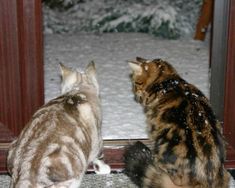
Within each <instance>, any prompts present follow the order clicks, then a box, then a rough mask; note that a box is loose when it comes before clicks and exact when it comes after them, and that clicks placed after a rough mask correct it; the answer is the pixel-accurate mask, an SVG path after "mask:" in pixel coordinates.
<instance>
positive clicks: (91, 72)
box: [86, 61, 99, 89]
mask: <svg viewBox="0 0 235 188" xmlns="http://www.w3.org/2000/svg"><path fill="white" fill-rule="evenodd" d="M86 75H87V78H88V80H89V81H90V82H91V83H93V84H94V85H95V87H96V88H97V89H99V85H98V81H97V76H96V68H95V63H94V61H91V62H90V63H89V64H88V66H87V68H86Z"/></svg>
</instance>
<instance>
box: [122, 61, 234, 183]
mask: <svg viewBox="0 0 235 188" xmlns="http://www.w3.org/2000/svg"><path fill="white" fill-rule="evenodd" d="M129 65H130V67H131V70H132V72H133V74H132V82H133V92H134V94H135V97H136V100H137V101H138V102H139V103H141V104H142V106H143V107H144V111H145V114H146V117H147V125H148V127H147V129H148V134H149V138H150V139H151V140H152V141H153V142H154V146H153V149H152V153H153V160H152V163H151V164H148V166H147V167H145V169H144V175H143V176H142V177H139V178H141V180H142V182H141V183H139V185H140V186H141V187H146V188H147V187H148V188H150V187H151V188H179V187H181V188H227V187H228V183H229V179H230V175H229V173H228V172H227V171H226V170H225V169H224V166H223V163H224V161H225V142H224V139H223V136H222V131H221V125H220V123H219V121H217V120H216V117H215V115H214V113H213V111H212V108H211V106H210V104H209V101H208V99H207V98H206V97H205V96H204V95H203V94H202V92H201V91H200V90H198V89H197V88H196V87H195V86H194V85H192V84H190V83H188V82H186V81H185V80H183V79H182V78H181V77H180V76H179V74H178V73H177V72H176V70H175V69H174V68H173V67H172V66H171V65H170V64H169V63H167V62H165V61H163V60H161V59H155V60H146V59H143V58H138V57H137V58H136V61H132V62H129ZM129 149H130V150H135V152H137V151H136V146H133V147H130V148H129ZM128 152H129V153H131V151H128ZM141 152H142V151H140V150H139V153H141ZM136 156H137V157H134V156H129V155H128V153H127V154H126V156H125V160H126V161H127V163H126V166H127V169H137V167H138V166H139V165H140V162H136V163H133V162H132V163H128V162H129V161H133V160H136V161H138V160H139V161H140V159H139V158H138V155H136ZM147 159H148V160H149V156H147V155H146V156H145V160H147ZM141 160H142V161H143V160H144V159H143V155H142V158H141ZM142 163H143V162H142ZM132 164H135V165H137V166H135V167H133V166H130V165H132ZM128 173H129V175H130V176H136V174H137V173H136V172H135V171H134V170H133V171H132V170H129V172H128Z"/></svg>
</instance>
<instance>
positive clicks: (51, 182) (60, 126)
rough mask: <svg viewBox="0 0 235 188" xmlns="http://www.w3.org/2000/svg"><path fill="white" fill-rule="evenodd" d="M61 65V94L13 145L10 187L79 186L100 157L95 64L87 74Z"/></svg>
mask: <svg viewBox="0 0 235 188" xmlns="http://www.w3.org/2000/svg"><path fill="white" fill-rule="evenodd" d="M60 67H61V73H62V94H63V95H61V96H59V97H57V98H55V99H53V100H51V101H49V102H48V103H47V104H45V105H44V106H42V107H41V108H40V109H39V110H38V111H37V112H36V113H35V114H34V115H33V117H32V118H31V120H30V121H29V123H28V124H27V125H26V126H25V128H24V129H23V130H22V132H21V134H20V135H19V137H18V139H16V140H15V141H14V142H13V143H12V144H11V146H10V149H9V153H8V161H7V162H8V169H9V172H10V174H11V175H12V181H11V187H15V188H31V187H34V188H39V187H71V188H72V187H79V185H80V183H81V179H82V177H83V175H84V173H85V171H86V169H87V167H88V164H89V163H90V162H92V161H94V160H96V158H97V157H98V156H99V154H100V153H101V148H102V138H101V120H102V117H101V108H100V98H99V87H98V82H97V79H96V71H95V65H94V63H90V64H89V65H88V66H87V68H86V70H85V72H84V73H81V72H79V71H77V70H73V69H70V68H68V67H65V66H64V65H62V64H61V66H60ZM105 167H106V169H108V170H109V168H108V167H107V166H105ZM107 173H108V171H107Z"/></svg>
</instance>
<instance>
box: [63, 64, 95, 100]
mask: <svg viewBox="0 0 235 188" xmlns="http://www.w3.org/2000/svg"><path fill="white" fill-rule="evenodd" d="M60 70H61V78H62V82H61V93H62V94H64V93H67V92H69V91H72V90H74V89H78V90H81V89H83V90H84V89H86V90H89V91H93V92H95V93H97V95H99V85H98V82H97V77H96V69H95V63H94V62H93V61H92V62H91V63H89V64H88V66H87V68H86V70H85V71H84V72H80V71H78V70H75V69H72V68H69V67H66V66H65V65H63V64H62V63H60Z"/></svg>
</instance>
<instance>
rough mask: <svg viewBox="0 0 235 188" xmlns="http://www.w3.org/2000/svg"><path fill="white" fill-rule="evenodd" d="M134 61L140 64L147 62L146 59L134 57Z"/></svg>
mask: <svg viewBox="0 0 235 188" xmlns="http://www.w3.org/2000/svg"><path fill="white" fill-rule="evenodd" d="M136 61H137V62H141V63H145V62H146V61H148V60H147V59H144V58H142V57H136Z"/></svg>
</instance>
